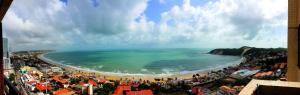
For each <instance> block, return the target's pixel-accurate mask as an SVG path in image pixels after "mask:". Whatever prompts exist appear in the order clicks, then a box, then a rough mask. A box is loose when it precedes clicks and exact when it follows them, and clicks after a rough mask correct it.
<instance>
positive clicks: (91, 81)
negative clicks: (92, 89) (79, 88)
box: [88, 79, 97, 86]
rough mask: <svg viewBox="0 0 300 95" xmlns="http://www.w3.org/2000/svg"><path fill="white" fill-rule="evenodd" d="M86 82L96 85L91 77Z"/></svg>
mask: <svg viewBox="0 0 300 95" xmlns="http://www.w3.org/2000/svg"><path fill="white" fill-rule="evenodd" d="M88 83H89V84H92V85H93V86H96V85H97V83H96V82H95V81H94V80H92V79H89V81H88Z"/></svg>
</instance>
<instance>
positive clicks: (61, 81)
mask: <svg viewBox="0 0 300 95" xmlns="http://www.w3.org/2000/svg"><path fill="white" fill-rule="evenodd" d="M52 79H53V80H55V81H57V82H60V83H62V84H65V83H66V82H67V81H66V80H61V79H59V77H58V76H54V77H53V78H52Z"/></svg>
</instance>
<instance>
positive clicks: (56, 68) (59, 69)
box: [51, 67, 62, 72]
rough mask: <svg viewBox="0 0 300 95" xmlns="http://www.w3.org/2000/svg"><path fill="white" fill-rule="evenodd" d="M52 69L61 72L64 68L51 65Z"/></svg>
mask: <svg viewBox="0 0 300 95" xmlns="http://www.w3.org/2000/svg"><path fill="white" fill-rule="evenodd" d="M51 71H52V72H61V71H62V69H61V68H59V67H51Z"/></svg>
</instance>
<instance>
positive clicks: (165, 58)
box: [44, 49, 240, 74]
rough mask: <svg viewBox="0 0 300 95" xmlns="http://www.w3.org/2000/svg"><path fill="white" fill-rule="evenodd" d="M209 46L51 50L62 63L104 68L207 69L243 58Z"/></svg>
mask: <svg viewBox="0 0 300 95" xmlns="http://www.w3.org/2000/svg"><path fill="white" fill-rule="evenodd" d="M209 50H210V49H144V50H142V49H139V50H102V51H72V52H52V53H48V54H45V55H44V57H45V58H47V59H50V60H52V61H55V62H58V63H60V64H67V65H71V66H76V67H81V68H86V69H92V70H97V71H103V72H114V73H130V74H162V73H180V72H190V71H197V70H206V69H211V68H215V67H218V66H223V65H228V64H234V63H238V62H240V61H239V60H240V57H238V56H222V55H211V54H206V53H207V52H208V51H209Z"/></svg>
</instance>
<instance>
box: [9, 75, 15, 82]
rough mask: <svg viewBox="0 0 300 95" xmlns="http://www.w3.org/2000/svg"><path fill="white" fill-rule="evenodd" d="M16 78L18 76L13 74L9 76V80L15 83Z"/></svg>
mask: <svg viewBox="0 0 300 95" xmlns="http://www.w3.org/2000/svg"><path fill="white" fill-rule="evenodd" d="M15 77H16V75H15V74H13V73H11V74H10V75H9V78H8V79H9V80H10V81H14V80H15Z"/></svg>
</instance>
